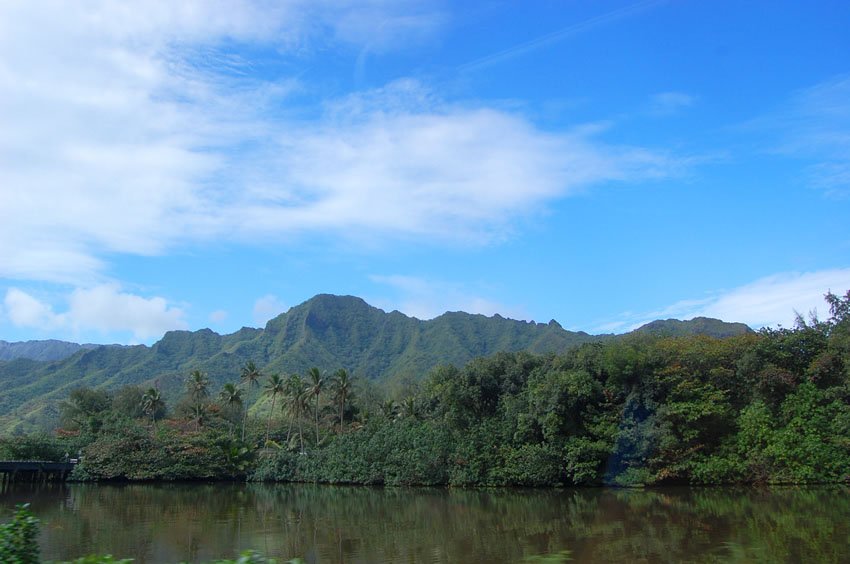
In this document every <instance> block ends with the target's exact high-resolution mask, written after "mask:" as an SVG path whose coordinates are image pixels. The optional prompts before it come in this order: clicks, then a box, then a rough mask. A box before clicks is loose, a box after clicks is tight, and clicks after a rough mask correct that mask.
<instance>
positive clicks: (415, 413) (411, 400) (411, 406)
mask: <svg viewBox="0 0 850 564" xmlns="http://www.w3.org/2000/svg"><path fill="white" fill-rule="evenodd" d="M401 416H402V417H404V418H411V419H419V402H418V401H416V398H415V397H414V396H407V397H406V398H404V399H403V400H401Z"/></svg>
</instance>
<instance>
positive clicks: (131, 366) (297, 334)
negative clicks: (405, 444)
mask: <svg viewBox="0 0 850 564" xmlns="http://www.w3.org/2000/svg"><path fill="white" fill-rule="evenodd" d="M712 321H716V320H712ZM679 323H685V325H682V326H678V327H679V328H680V330H684V329H682V328H684V327H688V325H687V324H688V323H689V322H679ZM716 323H719V324H720V325H719V326H717V327H724V326H726V325H729V324H723V322H716ZM712 327H713V326H712ZM744 327H745V326H744ZM611 337H612V336H610V335H603V336H592V335H589V334H587V333H583V332H578V333H577V332H571V331H566V330H564V329H563V328H562V327H561V326H560V325H558V324H557V323H556V322H554V321H552V322H550V323H548V324H543V323H533V322H524V321H516V320H512V319H505V318H502V317H501V316H498V315H497V316H494V317H485V316H483V315H472V314H468V313H463V312H452V313H446V314H443V315H441V316H439V317H437V318H435V319H432V320H428V321H422V320H419V319H416V318H412V317H408V316H406V315H404V314H402V313H399V312H397V311H393V312H390V313H386V312H384V311H382V310H380V309H378V308H375V307H372V306H370V305H369V304H367V303H366V302H365V301H363V300H362V299H360V298H356V297H351V296H332V295H319V296H316V297H314V298H312V299H310V300H308V301H306V302H304V303H303V304H300V305H298V306H296V307H293V308H291V309H290V310H289V311H288V312H286V313H284V314H281V315H279V316H278V317H276V318H274V319H272V320H271V321H269V322H268V324H267V325H266V327H265V329H251V328H243V329H241V330H239V331H237V332H236V333H233V334H231V335H219V334H217V333H215V332H213V331H211V330H209V329H203V330H200V331H194V332H190V331H170V332H168V333H166V334H165V336H164V337H163V338H162V339H161V340H160V341H159V342H157V343H156V344H154V345H153V346H151V347H147V346H143V345H139V346H132V347H107V346H101V347H97V348H93V349H81V350H78V351H77V352H76V353H75V354H73V355H72V356H70V357H69V358H66V359H64V360H58V361H47V362H37V361H33V360H27V359H18V360H14V361H7V362H0V387H2V389H3V390H4V391H5V393H4V394H2V395H0V430H3V429H6V430H9V429H11V428H13V427H15V426H17V425H19V424H21V423H22V422H23V425H24V426H32V425H39V426H45V425H50V424H51V422H53V421H55V418H56V414H57V407H56V406H57V403H58V401H60V400H61V399H63V398H65V397H67V395H68V393H69V392H70V391H71V390H72V389H74V388H76V387H79V386H90V387H105V388H108V389H116V388H119V387H121V386H123V385H128V384H131V385H141V386H150V385H157V386H158V387H160V388H161V389H162V390H163V392H164V394H165V395H166V397H171V398H174V397H177V396H178V395H179V394H180V392H181V391H182V388H183V385H184V382H185V378H186V375H187V374H188V373H189V372H190V371H191V370H195V369H198V370H201V371H203V372H206V373H207V374H208V375H209V377H210V382H211V390H212V391H213V393H215V391H216V390H217V389H218V388H219V387H220V386H221V385H222V384H224V383H225V382H228V381H231V382H232V381H238V380H239V375H240V370H241V367H242V366H243V365H244V364H245V363H246V362H247V361H249V360H253V361H254V362H255V363H256V364H257V365H258V366H259V367H260V368H261V369H262V370H263V372H264V373H267V374H268V373H271V372H280V373H282V374H288V373H292V372H299V373H303V372H304V371H306V370H307V368H309V367H311V366H317V367H319V368H320V369H321V370H323V371H333V370H336V369H337V368H340V367H344V368H346V369H347V370H348V371H349V372H351V373H352V374H354V375H356V376H360V377H364V378H367V379H371V380H385V379H387V378H389V377H402V378H407V377H410V378H420V377H422V376H423V375H425V374H426V373H427V372H428V371H429V370H431V369H432V368H434V367H435V366H437V365H440V364H448V363H451V364H455V365H463V364H465V363H466V362H468V361H469V360H471V359H472V358H475V357H477V356H487V355H491V354H493V353H496V352H498V351H518V350H528V351H531V352H535V353H547V352H561V351H565V350H567V349H568V348H570V347H572V346H576V345H579V344H581V343H586V342H591V341H598V340H600V339H605V338H611Z"/></svg>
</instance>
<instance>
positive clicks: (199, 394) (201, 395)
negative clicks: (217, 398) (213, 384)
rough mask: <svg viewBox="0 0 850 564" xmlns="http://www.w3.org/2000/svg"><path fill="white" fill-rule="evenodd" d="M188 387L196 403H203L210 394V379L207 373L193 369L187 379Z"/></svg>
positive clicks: (190, 395)
mask: <svg viewBox="0 0 850 564" xmlns="http://www.w3.org/2000/svg"><path fill="white" fill-rule="evenodd" d="M186 387H187V388H188V391H189V397H191V398H192V401H193V402H194V403H195V404H199V403H201V401H202V400H204V399H206V398H207V397H208V396H209V395H210V389H209V388H210V379H209V378H208V377H207V375H206V373H204V372H201V371H200V370H193V371H192V372H191V373H190V374H189V379H188V380H187V381H186Z"/></svg>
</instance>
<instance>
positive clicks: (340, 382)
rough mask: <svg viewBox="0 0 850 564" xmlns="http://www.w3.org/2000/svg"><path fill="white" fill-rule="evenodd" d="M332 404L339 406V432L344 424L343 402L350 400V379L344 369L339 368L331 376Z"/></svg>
mask: <svg viewBox="0 0 850 564" xmlns="http://www.w3.org/2000/svg"><path fill="white" fill-rule="evenodd" d="M333 389H334V402H335V403H336V404H337V405H338V406H339V430H340V431H342V426H343V424H344V422H345V419H344V418H345V402H346V401H347V400H348V399H350V398H351V394H352V378H351V376H349V375H348V371H347V370H346V369H345V368H340V369H339V370H337V371H336V372H335V373H334V376H333Z"/></svg>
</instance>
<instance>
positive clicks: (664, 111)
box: [650, 92, 696, 116]
mask: <svg viewBox="0 0 850 564" xmlns="http://www.w3.org/2000/svg"><path fill="white" fill-rule="evenodd" d="M695 101H696V98H694V97H693V96H691V95H690V94H685V93H684V92H659V93H658V94H654V95H653V96H652V97H651V99H650V113H652V114H653V115H656V116H669V115H673V114H676V113H678V112H680V111H681V110H684V109H685V108H688V107H690V106H692V105H693V104H694V102H695Z"/></svg>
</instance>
